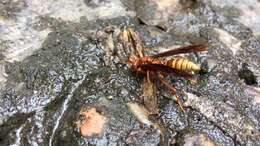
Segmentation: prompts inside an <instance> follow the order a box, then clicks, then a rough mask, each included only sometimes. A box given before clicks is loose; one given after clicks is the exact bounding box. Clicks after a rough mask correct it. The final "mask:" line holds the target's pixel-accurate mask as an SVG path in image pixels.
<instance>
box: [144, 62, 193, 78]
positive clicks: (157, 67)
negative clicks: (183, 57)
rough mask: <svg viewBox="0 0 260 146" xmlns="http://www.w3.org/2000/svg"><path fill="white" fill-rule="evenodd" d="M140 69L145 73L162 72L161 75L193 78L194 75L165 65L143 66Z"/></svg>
mask: <svg viewBox="0 0 260 146" xmlns="http://www.w3.org/2000/svg"><path fill="white" fill-rule="evenodd" d="M139 67H140V68H141V69H142V70H145V71H153V72H161V73H166V74H172V75H175V76H180V77H192V74H189V73H187V72H184V71H180V70H177V69H174V68H171V67H169V66H166V65H163V64H152V63H151V64H142V65H140V66H139Z"/></svg>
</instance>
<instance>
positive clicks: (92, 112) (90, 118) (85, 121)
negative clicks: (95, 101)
mask: <svg viewBox="0 0 260 146" xmlns="http://www.w3.org/2000/svg"><path fill="white" fill-rule="evenodd" d="M106 122H107V118H106V117H104V116H103V115H101V114H100V113H98V112H97V110H96V109H95V108H90V109H88V110H86V111H81V112H80V113H79V120H78V121H77V122H76V126H77V129H78V130H79V132H80V134H81V135H82V136H84V137H93V136H98V137H101V136H102V133H103V131H104V129H105V123H106Z"/></svg>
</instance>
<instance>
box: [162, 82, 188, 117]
mask: <svg viewBox="0 0 260 146" xmlns="http://www.w3.org/2000/svg"><path fill="white" fill-rule="evenodd" d="M160 81H161V82H162V83H163V84H164V85H165V86H166V87H167V88H168V89H169V90H171V91H172V92H173V94H174V95H175V97H176V102H177V103H178V105H179V107H180V108H181V110H182V111H183V112H184V113H185V110H184V108H183V105H182V102H181V100H180V97H179V96H178V95H177V94H176V87H175V86H174V85H173V84H170V83H169V82H168V81H165V80H164V79H163V78H161V77H160Z"/></svg>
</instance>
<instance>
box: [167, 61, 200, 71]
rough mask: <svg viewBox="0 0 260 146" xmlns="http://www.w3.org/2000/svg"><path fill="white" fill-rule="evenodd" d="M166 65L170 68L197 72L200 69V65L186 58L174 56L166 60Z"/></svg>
mask: <svg viewBox="0 0 260 146" xmlns="http://www.w3.org/2000/svg"><path fill="white" fill-rule="evenodd" d="M167 65H169V66H171V67H172V68H175V69H178V70H181V71H186V72H198V71H200V70H201V68H200V66H199V65H197V64H195V63H193V62H192V61H190V60H188V59H187V58H176V59H172V60H169V61H167Z"/></svg>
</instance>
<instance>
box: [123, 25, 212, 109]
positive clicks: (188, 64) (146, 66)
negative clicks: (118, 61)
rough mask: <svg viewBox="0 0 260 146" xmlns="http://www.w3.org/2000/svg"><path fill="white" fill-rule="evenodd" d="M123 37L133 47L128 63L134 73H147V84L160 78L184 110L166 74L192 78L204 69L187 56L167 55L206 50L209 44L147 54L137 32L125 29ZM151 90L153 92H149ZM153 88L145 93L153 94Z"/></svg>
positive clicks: (127, 45)
mask: <svg viewBox="0 0 260 146" xmlns="http://www.w3.org/2000/svg"><path fill="white" fill-rule="evenodd" d="M123 39H124V40H125V42H129V43H128V44H125V46H126V47H128V48H129V46H130V48H131V55H130V57H129V59H128V61H127V63H128V64H130V66H131V67H132V70H133V72H134V73H136V74H138V75H145V76H146V79H145V82H144V84H145V85H146V86H148V89H149V86H152V85H153V83H154V81H155V80H159V81H160V82H161V83H162V84H163V85H164V86H165V87H167V88H168V89H169V90H170V91H172V92H173V94H174V95H175V96H176V101H177V103H178V105H179V106H180V108H181V109H182V111H184V109H183V106H182V103H181V101H180V98H179V97H178V96H177V94H176V87H175V85H173V84H171V83H170V82H169V81H167V80H165V79H164V78H165V77H166V76H170V75H173V76H180V77H187V78H190V77H192V76H193V75H194V73H198V72H200V71H202V68H201V67H200V65H197V64H196V63H194V62H192V61H190V60H188V59H187V58H183V57H177V58H171V59H165V57H169V56H173V55H178V54H183V53H191V52H201V51H205V50H206V48H207V46H208V45H206V44H195V45H188V46H183V47H179V48H175V49H170V50H169V51H166V52H162V53H158V54H154V55H150V56H145V55H144V50H143V47H142V45H141V43H140V39H139V38H138V36H137V34H136V32H135V31H134V30H133V29H131V28H127V29H124V30H123ZM145 85H144V86H145ZM147 92H148V93H147ZM149 92H151V93H149ZM152 92H153V91H152V89H151V88H150V91H144V94H146V95H148V96H152V94H153V93H152Z"/></svg>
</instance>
